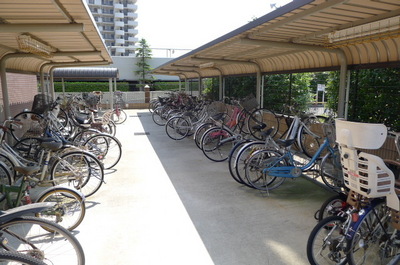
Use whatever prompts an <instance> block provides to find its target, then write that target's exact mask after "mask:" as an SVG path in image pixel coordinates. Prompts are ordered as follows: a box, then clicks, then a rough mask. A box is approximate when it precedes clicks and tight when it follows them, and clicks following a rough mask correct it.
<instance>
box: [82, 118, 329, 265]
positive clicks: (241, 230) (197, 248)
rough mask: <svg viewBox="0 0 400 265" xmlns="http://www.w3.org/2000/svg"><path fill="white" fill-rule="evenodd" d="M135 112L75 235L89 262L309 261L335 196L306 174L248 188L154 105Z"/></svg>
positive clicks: (229, 264) (203, 264)
mask: <svg viewBox="0 0 400 265" xmlns="http://www.w3.org/2000/svg"><path fill="white" fill-rule="evenodd" d="M127 112H128V120H127V121H126V122H125V123H124V124H121V125H118V127H117V135H116V136H117V137H118V139H119V140H120V141H121V143H122V147H123V156H122V159H121V161H120V163H119V164H118V165H117V166H116V167H115V169H114V170H110V171H108V172H106V173H107V175H106V177H105V180H106V184H104V185H103V186H102V187H101V188H100V190H99V191H98V192H97V193H96V194H95V195H93V196H91V197H89V198H87V212H86V216H85V219H84V221H83V223H82V224H81V225H80V226H79V227H78V228H77V231H76V232H75V233H76V236H77V238H78V239H79V241H80V242H81V244H82V246H83V248H84V250H85V255H86V260H87V262H86V264H88V265H100V264H101V265H103V264H104V265H108V264H118V265H119V264H136V265H156V264H174V265H187V264H191V265H197V264H198V265H208V264H216V265H244V264H245V265H247V264H248V265H264V264H271V265H280V264H296V265H298V264H308V261H307V257H306V242H307V239H308V235H309V233H310V231H311V230H312V228H313V227H314V226H315V224H316V221H315V219H314V217H313V216H314V213H315V211H316V210H317V209H318V208H319V207H320V206H321V204H322V202H323V201H324V199H325V198H327V197H329V196H330V195H331V193H330V192H328V191H326V190H325V189H323V188H321V187H319V186H317V185H315V184H314V183H312V182H310V181H308V180H305V179H303V178H298V179H295V180H289V181H286V182H285V183H284V184H283V186H281V187H279V188H278V189H277V190H274V191H273V192H271V193H270V194H269V195H267V194H265V193H261V192H259V191H256V190H252V189H249V188H247V187H243V186H241V185H239V184H238V183H237V182H235V181H234V180H233V179H232V178H231V177H230V175H229V171H228V165H227V162H222V163H216V162H212V161H210V160H208V159H207V158H206V157H205V156H204V155H203V153H202V152H201V150H199V149H197V147H196V145H195V144H194V142H193V141H192V140H191V139H184V140H182V141H173V140H171V139H170V138H168V136H167V135H166V134H165V131H164V128H163V127H160V126H157V125H156V124H155V123H154V122H153V121H152V119H151V114H150V113H149V112H148V111H147V110H127Z"/></svg>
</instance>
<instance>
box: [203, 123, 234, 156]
mask: <svg viewBox="0 0 400 265" xmlns="http://www.w3.org/2000/svg"><path fill="white" fill-rule="evenodd" d="M234 144H235V139H234V137H233V134H232V133H231V132H229V131H227V130H225V129H221V128H211V129H209V130H208V131H207V132H205V133H204V135H203V139H202V141H201V146H202V150H203V154H204V155H205V156H206V157H207V158H208V159H210V160H211V161H214V162H222V161H225V160H227V159H228V156H229V153H230V151H231V150H232V148H233V146H234Z"/></svg>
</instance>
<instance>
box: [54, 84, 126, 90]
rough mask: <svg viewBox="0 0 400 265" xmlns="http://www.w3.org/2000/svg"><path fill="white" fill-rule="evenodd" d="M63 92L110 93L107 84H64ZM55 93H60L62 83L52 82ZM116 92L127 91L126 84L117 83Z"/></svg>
mask: <svg viewBox="0 0 400 265" xmlns="http://www.w3.org/2000/svg"><path fill="white" fill-rule="evenodd" d="M64 86H65V92H66V93H70V92H92V91H103V92H108V91H110V85H109V83H108V82H64ZM54 90H55V92H62V82H54ZM117 90H120V91H129V84H128V83H127V82H117Z"/></svg>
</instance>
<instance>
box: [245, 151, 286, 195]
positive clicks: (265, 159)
mask: <svg viewBox="0 0 400 265" xmlns="http://www.w3.org/2000/svg"><path fill="white" fill-rule="evenodd" d="M285 165H286V161H285V160H284V159H281V154H279V153H278V152H275V151H270V150H260V151H257V152H255V153H254V154H253V155H252V156H251V157H250V158H249V160H248V161H247V163H246V168H245V172H246V179H247V183H248V184H249V185H250V186H252V187H254V188H255V189H258V190H264V191H268V190H273V189H276V188H277V187H279V186H280V185H281V184H282V183H283V182H284V181H285V179H286V178H283V177H275V176H270V175H269V174H268V172H264V169H265V168H269V167H280V166H285Z"/></svg>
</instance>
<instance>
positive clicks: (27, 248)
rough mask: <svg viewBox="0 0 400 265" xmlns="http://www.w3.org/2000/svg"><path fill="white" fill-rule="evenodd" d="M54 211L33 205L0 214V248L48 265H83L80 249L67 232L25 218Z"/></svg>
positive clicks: (71, 235) (83, 257) (56, 225)
mask: <svg viewBox="0 0 400 265" xmlns="http://www.w3.org/2000/svg"><path fill="white" fill-rule="evenodd" d="M53 207H54V204H53V203H34V204H28V205H24V206H19V207H17V208H13V209H10V210H7V211H0V239H1V240H0V248H2V249H4V250H6V251H8V252H10V253H19V254H24V255H27V256H29V257H31V258H34V259H37V260H39V261H42V262H44V263H45V264H48V265H50V264H52V265H62V264H69V265H84V264H85V254H84V251H83V249H82V246H81V245H80V243H79V241H78V240H77V239H76V238H75V237H74V236H73V234H72V233H71V232H70V231H68V230H67V229H65V228H63V227H62V226H60V225H58V224H56V223H54V222H51V221H48V220H45V219H43V218H38V217H33V216H28V215H32V214H33V215H35V214H38V213H40V212H43V211H46V210H47V209H51V208H53ZM38 264H41V263H38Z"/></svg>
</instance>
